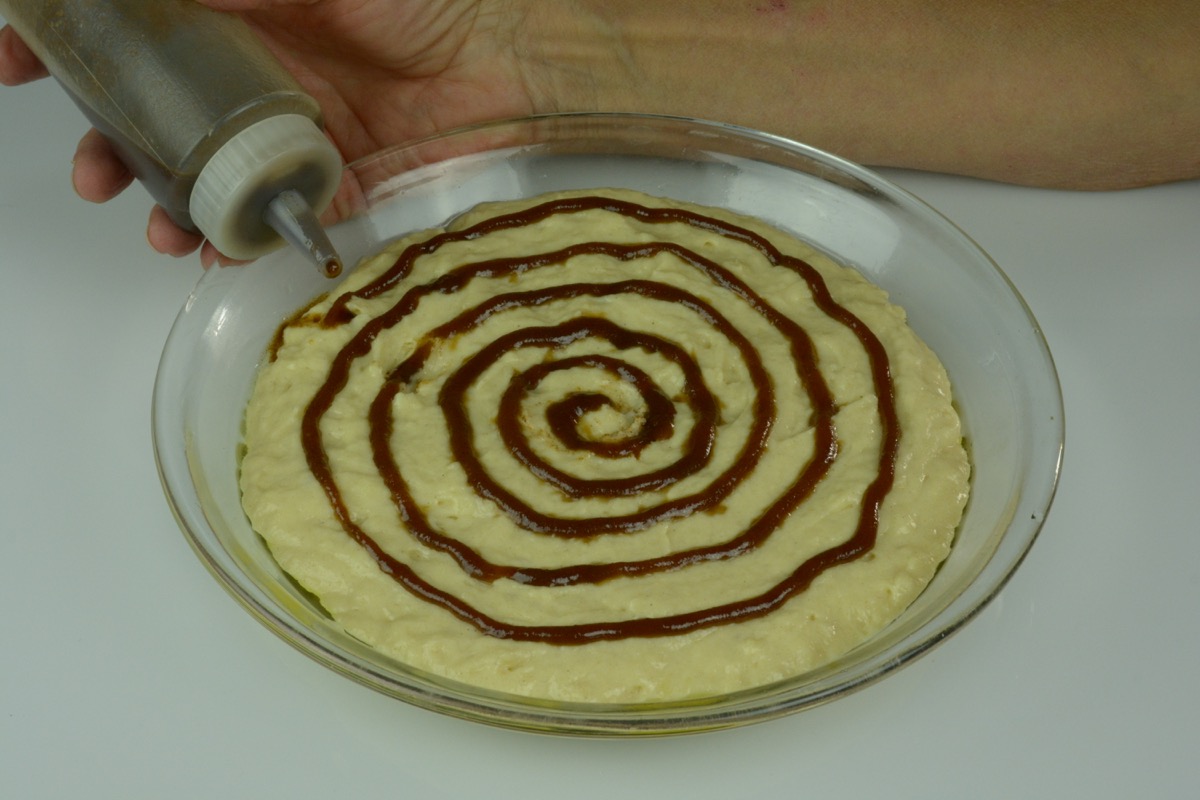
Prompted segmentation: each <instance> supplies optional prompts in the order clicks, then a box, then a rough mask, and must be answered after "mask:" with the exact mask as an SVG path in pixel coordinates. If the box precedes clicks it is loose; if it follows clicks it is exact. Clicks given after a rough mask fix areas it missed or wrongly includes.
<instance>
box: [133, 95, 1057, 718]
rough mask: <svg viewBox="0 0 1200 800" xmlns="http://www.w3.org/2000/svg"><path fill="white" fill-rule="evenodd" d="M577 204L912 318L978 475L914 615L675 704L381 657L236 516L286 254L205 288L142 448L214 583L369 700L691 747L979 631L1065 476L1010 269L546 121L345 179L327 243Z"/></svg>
mask: <svg viewBox="0 0 1200 800" xmlns="http://www.w3.org/2000/svg"><path fill="white" fill-rule="evenodd" d="M589 187H592V188H596V187H623V188H629V189H635V190H640V191H643V192H647V193H649V194H653V195H660V196H666V197H672V198H676V199H679V200H685V201H691V202H695V203H698V204H701V205H707V206H717V207H722V208H727V209H732V210H734V211H737V212H741V213H744V214H749V215H752V216H755V217H759V218H761V219H764V220H766V221H768V222H770V223H772V224H774V225H776V226H778V227H781V228H783V229H786V230H789V231H791V232H793V233H795V234H797V235H798V236H800V238H802V239H805V240H807V241H808V242H810V243H811V244H813V245H815V246H816V247H817V248H818V249H820V250H823V251H825V252H827V253H829V254H831V255H833V256H834V257H835V258H836V259H838V260H840V261H842V262H844V263H848V264H850V265H853V266H855V267H857V268H858V269H859V270H860V271H862V272H863V273H864V274H865V275H866V276H867V277H868V278H870V279H871V280H872V281H874V282H876V283H877V284H879V285H881V286H882V287H883V288H884V289H886V290H887V291H888V292H889V293H890V295H891V298H892V300H893V301H894V302H896V303H898V304H899V305H901V306H902V307H904V308H905V309H906V310H907V312H908V316H909V321H910V323H911V325H912V327H913V328H914V329H915V330H916V331H917V333H918V334H920V336H921V337H922V338H924V340H925V341H926V342H927V343H928V344H929V345H930V346H931V347H932V348H933V350H934V351H935V352H936V353H937V354H938V355H939V356H940V357H941V359H942V360H943V362H944V364H945V366H946V368H947V371H948V372H949V375H950V378H951V381H952V383H953V387H954V391H955V397H956V402H957V404H958V407H959V410H960V412H961V415H962V417H963V422H964V426H965V430H966V435H967V439H968V442H969V447H970V452H971V456H972V461H973V477H972V495H971V499H970V502H969V504H968V507H967V510H966V513H965V516H964V518H963V521H962V524H961V527H960V529H959V531H958V533H957V537H956V540H955V544H954V547H953V550H952V552H951V554H950V556H949V558H948V559H947V560H946V562H945V563H944V564H943V565H942V567H941V568H940V569H939V571H938V572H937V574H936V575H935V577H934V579H933V581H932V582H931V584H930V585H929V586H928V587H927V589H926V590H925V591H924V592H923V593H922V594H921V595H920V597H919V598H918V599H917V600H916V602H915V603H914V604H913V605H912V606H910V607H909V608H908V609H907V610H906V611H905V612H904V613H903V614H902V615H901V616H900V617H899V618H898V619H897V620H896V621H895V622H893V623H892V624H891V625H890V626H888V627H887V628H886V629H884V630H883V631H882V632H881V633H879V634H878V635H876V636H874V637H873V638H871V639H870V640H869V641H867V642H866V643H864V644H862V645H860V646H859V647H857V648H855V649H854V650H852V651H851V652H849V653H847V654H846V655H844V656H842V657H840V658H838V659H837V660H836V661H834V662H833V663H831V664H828V665H827V666H825V667H823V668H820V669H818V670H817V671H815V672H811V673H809V674H805V675H801V676H799V677H796V678H793V679H790V680H785V681H782V682H779V683H775V684H771V685H767V686H762V687H759V688H756V689H752V690H748V691H743V692H738V693H733V694H727V695H722V696H717V697H707V698H701V699H694V700H688V701H681V702H674V703H652V704H628V705H615V704H600V703H595V704H592V703H559V702H546V701H540V700H530V699H528V698H523V697H519V696H513V695H505V694H501V693H497V692H493V691H484V690H480V689H477V688H473V687H471V686H466V685H461V684H457V683H454V682H451V681H447V680H444V679H442V678H439V677H437V676H434V675H430V674H426V673H423V672H420V671H418V670H415V669H412V668H410V667H408V666H406V665H405V664H402V663H398V662H396V661H394V660H392V659H389V658H387V657H385V656H383V655H381V654H379V653H377V652H376V651H374V650H372V649H371V648H370V647H368V646H366V645H365V644H363V643H362V642H360V641H359V640H357V639H355V638H354V637H352V636H350V635H348V634H347V633H346V632H345V631H343V630H342V629H341V628H340V627H339V626H338V624H337V623H336V622H334V621H333V620H332V619H330V618H329V616H328V615H327V614H326V613H325V611H324V610H323V609H322V608H321V606H320V604H319V603H318V602H316V600H315V599H314V598H313V597H312V596H310V595H309V594H307V593H306V592H305V591H304V590H302V589H301V588H300V587H299V586H298V585H296V584H295V583H294V582H292V581H291V580H290V579H289V578H288V577H287V576H285V575H284V574H283V573H282V571H281V570H280V568H279V567H278V566H277V565H276V563H275V562H274V561H273V560H272V558H271V555H270V554H269V552H268V550H267V547H266V545H265V543H264V542H263V541H262V540H261V539H260V538H259V537H258V536H257V535H256V534H255V532H254V531H253V530H252V529H251V527H250V525H249V523H248V521H247V519H246V517H245V515H244V514H243V512H242V508H241V505H240V496H239V489H238V451H239V445H240V438H241V425H242V415H243V410H244V406H245V403H246V401H247V398H248V396H249V393H250V390H251V387H252V384H253V381H254V378H255V374H256V370H257V369H258V366H259V364H260V363H261V361H262V359H263V358H264V356H265V351H266V349H267V346H268V344H269V342H270V341H271V339H272V337H273V335H274V334H275V332H276V330H277V328H278V326H279V325H280V323H281V322H282V321H283V320H285V319H286V318H288V317H289V316H290V315H291V314H292V313H293V312H294V311H296V310H297V309H298V308H300V307H301V306H303V305H305V304H306V303H307V302H308V301H309V300H311V299H312V298H313V297H315V296H316V295H317V294H319V293H321V292H324V291H327V290H329V289H330V288H331V284H330V283H329V282H328V281H327V279H325V278H324V277H323V276H320V275H318V274H317V273H316V271H315V270H314V269H313V268H312V267H311V266H309V265H307V264H306V263H304V262H303V260H302V259H301V258H300V257H299V256H297V255H295V254H293V253H291V252H284V251H281V252H278V253H276V254H273V255H271V256H268V257H266V258H263V259H261V260H260V261H259V262H258V263H256V264H254V265H252V266H249V267H244V268H225V269H213V270H210V271H209V272H207V273H206V274H205V275H204V276H203V277H202V279H201V280H200V282H199V283H198V285H197V286H196V288H195V290H194V291H193V293H192V294H191V296H190V297H189V298H188V300H187V303H186V304H185V306H184V307H183V310H182V311H181V312H180V314H179V317H178V319H177V321H176V323H175V325H174V327H173V329H172V330H171V333H170V335H169V337H168V339H167V342H166V346H165V348H164V351H163V354H162V361H161V364H160V367H159V372H158V378H157V381H156V385H155V389H154V400H153V432H154V447H155V454H156V458H157V461H158V466H159V471H160V474H161V477H162V481H163V485H164V487H165V491H166V495H167V498H168V500H169V502H170V505H171V507H172V509H173V511H174V513H175V515H176V517H177V519H178V521H179V524H180V526H181V528H182V530H183V532H184V534H185V536H186V537H187V539H188V541H189V542H190V543H191V545H192V546H193V548H194V549H195V551H196V553H197V554H198V555H199V557H200V559H201V560H202V561H203V563H204V564H205V566H206V567H207V568H208V569H209V570H210V571H211V572H212V574H213V575H214V576H215V577H216V578H217V580H218V581H219V582H220V583H221V584H222V585H223V586H224V587H225V588H226V589H227V590H228V591H229V592H230V593H231V594H232V595H233V596H234V597H235V598H236V599H237V600H238V601H239V602H240V603H241V604H242V605H243V606H244V607H245V608H246V609H248V610H249V611H250V612H251V613H252V614H253V615H254V616H255V617H257V618H258V619H259V620H260V621H262V622H263V623H264V624H265V625H266V626H267V627H268V628H269V629H271V630H272V631H274V632H275V633H276V634H278V635H279V636H281V637H282V638H283V639H285V640H286V641H287V642H289V643H290V644H292V645H294V646H295V647H296V648H297V649H299V650H300V651H301V652H303V653H305V654H307V655H308V656H311V657H312V658H314V659H316V660H317V661H319V662H321V663H323V664H325V665H327V666H328V667H330V668H332V669H333V670H335V671H336V672H339V673H342V674H343V675H346V676H348V677H350V678H352V679H354V680H357V681H359V682H361V683H363V684H365V685H367V686H369V687H372V688H374V689H377V690H379V691H381V692H383V693H385V694H387V695H391V696H394V697H397V698H399V699H401V700H404V701H407V702H409V703H412V704H415V705H417V706H421V707H424V708H428V709H433V710H435V711H439V712H443V713H447V714H451V715H455V716H458V717H462V718H466V719H471V720H476V721H480V722H484V723H489V724H495V725H501V726H506V727H511V728H517V729H524V730H531V731H540V732H553V733H562V734H595V735H619V734H668V733H683V732H694V731H702V730H711V729H716V728H722V727H728V726H733V725H738V724H744V723H749V722H756V721H762V720H767V719H771V718H774V717H778V716H780V715H783V714H787V713H791V712H795V711H799V710H801V709H805V708H808V707H811V706H814V705H816V704H819V703H823V702H827V701H830V700H833V699H836V698H838V697H840V696H842V695H845V694H847V693H849V692H852V691H855V690H857V689H860V688H862V687H864V686H867V685H869V684H871V683H873V682H874V681H877V680H879V679H880V678H882V677H884V676H886V675H888V674H889V673H891V672H893V671H894V670H896V669H898V668H900V667H902V666H903V665H905V664H907V663H909V662H911V661H912V660H913V659H915V658H917V657H919V656H920V655H922V654H923V653H926V652H928V651H929V650H930V649H931V648H933V647H934V646H936V645H938V644H939V643H941V642H942V641H944V640H945V639H946V638H947V637H948V636H950V635H951V634H953V633H954V632H955V631H957V630H958V629H960V628H961V627H962V626H963V625H964V624H966V623H967V622H968V621H969V620H971V619H972V618H973V617H974V616H975V615H976V614H978V613H979V611H980V610H981V609H982V608H983V607H984V606H985V605H986V604H987V603H988V601H989V600H991V599H992V598H993V597H994V596H995V595H996V594H997V592H999V591H1000V589H1001V587H1002V586H1003V585H1004V584H1005V582H1006V581H1007V580H1008V578H1009V577H1010V576H1011V575H1012V573H1013V571H1014V570H1015V569H1016V568H1017V566H1018V565H1019V564H1020V563H1021V561H1022V559H1023V558H1024V556H1025V555H1026V553H1027V552H1028V550H1029V548H1030V546H1031V545H1032V544H1033V542H1034V539H1035V538H1036V536H1037V534H1038V531H1039V530H1040V528H1041V526H1042V524H1043V521H1044V520H1045V518H1046V514H1047V512H1048V510H1049V507H1050V504H1051V501H1052V498H1053V495H1054V491H1055V487H1056V484H1057V480H1058V472H1059V467H1060V463H1061V455H1062V447H1063V430H1064V427H1063V410H1062V398H1061V394H1060V389H1059V385H1058V380H1057V376H1056V373H1055V370H1054V365H1053V362H1052V360H1051V356H1050V353H1049V350H1048V348H1047V346H1046V343H1045V341H1044V339H1043V337H1042V335H1041V332H1040V330H1039V328H1038V325H1037V322H1036V321H1035V320H1034V319H1033V317H1032V315H1031V314H1030V311H1029V309H1028V308H1027V307H1026V305H1025V304H1024V302H1023V301H1022V299H1021V297H1020V296H1019V294H1018V293H1017V291H1016V289H1015V288H1014V287H1013V286H1012V285H1011V284H1010V283H1009V281H1008V280H1007V278H1006V277H1005V276H1004V274H1003V273H1002V272H1001V271H1000V270H999V269H998V268H997V266H996V265H995V264H994V263H993V262H992V261H991V260H990V259H989V258H988V256H987V255H986V254H985V253H984V252H982V251H981V249H980V248H979V247H978V246H977V245H975V244H974V243H973V242H972V241H971V240H970V239H969V238H968V237H967V236H965V235H964V234H963V233H962V232H961V231H960V230H958V229H957V228H956V227H955V226H954V225H953V224H951V223H950V222H949V221H947V220H946V219H945V218H944V217H942V216H941V215H939V214H938V213H937V212H935V211H934V210H932V209H931V208H929V207H928V206H927V205H925V204H924V203H922V202H921V201H919V200H918V199H916V198H914V197H913V196H911V195H910V194H908V193H906V192H905V191H903V190H901V189H900V188H898V187H896V186H895V185H893V184H891V183H889V182H888V181H887V180H885V179H883V178H881V177H880V176H878V175H876V174H874V173H872V172H870V171H868V170H865V169H863V168H861V167H859V166H856V165H854V164H851V163H848V162H846V161H844V160H841V159H838V158H835V157H833V156H831V155H828V154H826V153H823V152H820V151H817V150H814V149H812V148H810V147H806V146H804V145H802V144H798V143H795V142H792V141H788V140H786V139H782V138H779V137H776V136H771V135H768V134H764V133H759V132H755V131H751V130H745V129H741V128H737V127H732V126H728V125H722V124H716V123H710V122H702V121H698V120H691V119H681V118H668V117H656V116H641V115H619V114H566V115H550V116H544V117H533V118H529V119H522V120H514V121H504V122H498V123H492V124H487V125H482V126H477V127H473V128H469V129H463V130H460V131H455V132H451V133H448V134H444V135H441V136H438V137H435V138H431V139H429V140H425V141H420V142H415V143H411V144H406V145H402V146H398V147H396V148H394V149H390V150H387V151H384V152H381V153H379V154H377V155H375V156H372V157H370V158H367V159H364V160H362V161H359V162H357V163H355V164H352V165H350V166H349V167H348V168H347V174H346V180H345V182H344V184H343V191H342V193H341V196H340V197H341V199H340V202H342V204H343V211H345V210H346V209H351V210H352V213H351V214H350V216H349V218H348V219H346V221H344V222H341V223H339V224H338V225H336V226H334V227H333V228H332V229H331V237H332V238H333V240H334V243H335V244H336V245H337V247H338V248H339V250H340V251H341V253H342V255H343V258H344V259H345V260H346V262H347V263H348V264H353V263H355V262H356V261H357V260H358V259H359V258H361V257H362V256H364V255H366V254H368V253H370V252H372V251H374V250H377V249H378V248H379V247H380V246H381V245H382V243H384V242H386V241H388V240H391V239H393V238H395V237H396V236H398V235H401V234H404V233H407V232H409V231H413V230H417V229H421V228H426V227H433V226H438V225H441V224H443V223H445V222H446V221H447V220H449V219H450V218H452V217H454V216H455V215H457V214H459V213H461V212H462V211H464V210H466V209H468V208H470V207H472V206H474V205H476V204H478V203H480V202H483V201H489V200H507V199H513V198H520V197H529V196H533V195H537V194H541V193H544V192H548V191H553V190H563V189H584V188H589ZM735 657H736V656H735ZM597 666H598V668H603V666H602V665H597Z"/></svg>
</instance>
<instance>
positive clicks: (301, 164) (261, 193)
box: [189, 114, 342, 260]
mask: <svg viewBox="0 0 1200 800" xmlns="http://www.w3.org/2000/svg"><path fill="white" fill-rule="evenodd" d="M341 176H342V159H341V156H340V155H339V154H338V151H337V148H335V147H334V146H333V144H331V143H330V141H329V140H328V139H327V138H325V134H323V133H322V132H321V129H320V128H318V127H317V125H316V123H315V122H313V121H312V120H311V119H309V118H308V117H305V116H303V115H300V114H281V115H279V116H275V117H269V118H267V119H264V120H261V121H260V122H256V123H254V124H253V125H251V126H249V127H248V128H246V129H244V130H243V131H241V132H240V133H238V134H237V135H236V136H234V137H233V138H232V139H230V140H229V141H228V142H226V143H225V144H224V145H222V146H221V148H220V149H219V150H217V152H216V154H214V155H213V157H212V158H211V159H209V161H208V163H207V164H205V165H204V168H203V169H202V170H201V171H200V176H199V177H198V178H197V179H196V185H195V187H194V188H193V189H192V195H191V198H190V201H189V213H190V214H191V217H192V221H193V222H194V223H195V224H196V227H197V228H199V229H200V231H201V232H202V233H203V234H204V235H205V236H207V237H208V239H209V241H211V242H212V243H213V244H214V245H216V248H217V249H218V250H220V251H221V252H222V253H224V254H225V255H227V256H229V257H231V258H236V259H247V260H249V259H254V258H258V257H259V256H261V255H265V254H266V253H268V252H270V251H271V250H274V249H275V248H276V247H278V246H279V244H280V243H281V241H282V240H281V239H280V237H279V235H278V234H277V233H276V232H275V231H274V230H273V229H272V228H271V226H270V225H268V224H267V221H266V218H265V217H266V212H267V207H268V206H269V205H270V204H271V201H272V200H274V199H275V198H276V197H278V196H279V195H280V193H282V192H284V191H287V190H294V191H297V192H299V193H300V194H301V195H302V196H303V197H304V199H305V200H307V201H308V204H309V206H311V207H312V208H313V209H314V211H316V213H318V214H319V213H320V212H321V211H323V210H324V209H325V208H326V206H328V205H329V202H330V200H332V199H333V195H334V192H335V191H336V190H337V187H338V183H339V181H340V180H341Z"/></svg>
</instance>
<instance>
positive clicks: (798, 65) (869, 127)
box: [539, 0, 1200, 188]
mask: <svg viewBox="0 0 1200 800" xmlns="http://www.w3.org/2000/svg"><path fill="white" fill-rule="evenodd" d="M539 9H547V10H549V9H555V10H558V11H564V12H569V13H564V15H563V16H562V17H561V18H559V19H554V17H553V14H550V13H546V14H541V15H540V16H541V18H542V19H541V22H540V24H542V25H546V26H552V28H553V31H552V32H551V33H548V34H547V33H544V34H543V35H542V37H541V41H542V42H543V44H545V45H546V47H547V48H548V49H546V50H544V51H543V52H542V53H541V54H540V58H541V59H542V60H543V63H545V64H546V65H548V67H549V69H550V72H548V73H547V74H548V75H551V76H552V77H551V78H550V79H549V80H548V82H547V83H546V86H547V87H548V89H549V91H548V96H549V97H550V98H551V102H552V104H553V105H554V107H556V108H558V109H562V110H571V109H601V110H627V111H628V110H632V111H647V112H661V113H670V114H681V115H690V116H699V117H706V118H714V119H721V120H725V121H729V122H735V123H740V124H744V125H750V126H753V127H757V128H762V129H765V130H769V131H773V132H777V133H781V134H784V135H788V136H793V137H795V138H798V139H801V140H803V141H806V142H808V143H810V144H813V145H816V146H818V147H822V148H825V149H829V150H831V151H833V152H836V153H839V154H841V155H844V156H847V157H849V158H852V159H854V160H857V161H861V162H865V163H869V164H873V165H880V166H884V165H886V166H902V167H912V168H917V169H928V170H937V171H945V172H956V173H962V174H968V175H976V176H979V177H985V178H991V179H996V180H1003V181H1013V182H1020V183H1031V184H1038V185H1049V186H1069V187H1077V188H1102V187H1112V186H1131V185H1138V184H1142V183H1151V182H1159V181H1164V180H1173V179H1178V178H1186V177H1196V176H1200V3H1195V2H1192V0H1173V1H1172V2H1157V3H1144V4H1142V3H1133V4H1128V3H1115V2H1111V3H1110V2H1107V0H1093V1H1092V2H1020V0H977V1H976V2H970V1H969V0H957V1H956V0H899V1H898V2H889V3H880V2H869V1H868V0H828V1H827V2H823V3H814V2H803V1H802V0H798V1H793V2H786V1H784V0H775V1H774V2H772V0H748V1H747V2H732V1H726V2H722V1H721V0H701V1H700V2H689V3H687V4H686V5H684V4H683V3H678V2H655V1H654V0H579V2H576V3H573V4H570V3H545V4H539Z"/></svg>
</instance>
